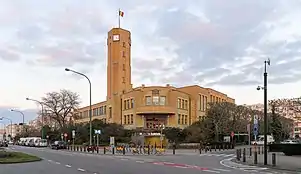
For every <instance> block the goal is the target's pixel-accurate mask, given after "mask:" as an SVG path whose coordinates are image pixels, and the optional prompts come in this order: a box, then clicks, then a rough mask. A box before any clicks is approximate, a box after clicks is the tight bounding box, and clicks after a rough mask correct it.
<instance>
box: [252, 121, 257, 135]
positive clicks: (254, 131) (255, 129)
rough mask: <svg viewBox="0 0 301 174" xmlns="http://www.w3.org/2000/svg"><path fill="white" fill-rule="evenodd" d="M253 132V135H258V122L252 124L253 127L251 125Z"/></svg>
mask: <svg viewBox="0 0 301 174" xmlns="http://www.w3.org/2000/svg"><path fill="white" fill-rule="evenodd" d="M253 134H254V135H255V136H257V135H258V124H254V127H253Z"/></svg>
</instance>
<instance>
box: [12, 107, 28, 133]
mask: <svg viewBox="0 0 301 174" xmlns="http://www.w3.org/2000/svg"><path fill="white" fill-rule="evenodd" d="M10 111H12V112H18V113H20V114H21V115H22V119H23V120H22V121H23V125H22V129H23V132H24V124H25V121H24V113H23V112H22V111H19V110H15V109H11V110H10Z"/></svg>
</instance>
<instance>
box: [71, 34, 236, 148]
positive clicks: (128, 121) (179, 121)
mask: <svg viewBox="0 0 301 174" xmlns="http://www.w3.org/2000/svg"><path fill="white" fill-rule="evenodd" d="M107 45H108V65H107V101H103V102H100V103H96V104H94V105H93V106H92V119H100V120H103V121H105V122H107V123H118V124H122V125H123V126H124V127H125V128H127V129H136V130H137V132H140V135H144V136H147V135H148V136H147V137H145V138H144V139H145V141H148V142H151V143H152V144H154V143H157V142H159V141H160V140H159V139H158V136H160V134H152V132H155V131H159V130H161V129H163V128H164V127H178V128H185V127H186V126H189V125H191V124H192V123H194V122H196V121H198V120H199V119H201V118H203V117H204V116H205V112H206V108H207V103H208V102H231V103H235V100H234V99H232V98H230V97H228V96H227V95H226V94H223V93H221V92H218V91H215V90H213V89H210V88H203V87H200V86H197V85H192V86H185V87H181V88H176V87H173V86H170V85H166V86H145V85H142V86H140V87H137V88H133V87H132V84H131V33H130V32H129V31H127V30H124V29H121V28H113V29H112V30H111V31H109V33H108V39H107ZM76 118H77V119H76V120H75V123H83V122H88V121H89V106H86V107H83V108H80V109H78V110H77V113H76ZM159 132H160V131H159Z"/></svg>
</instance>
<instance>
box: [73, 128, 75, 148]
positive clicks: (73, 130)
mask: <svg viewBox="0 0 301 174" xmlns="http://www.w3.org/2000/svg"><path fill="white" fill-rule="evenodd" d="M74 140H75V130H72V141H73V142H72V144H73V147H74Z"/></svg>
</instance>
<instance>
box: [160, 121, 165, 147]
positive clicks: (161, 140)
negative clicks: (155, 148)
mask: <svg viewBox="0 0 301 174" xmlns="http://www.w3.org/2000/svg"><path fill="white" fill-rule="evenodd" d="M160 129H161V132H160V143H161V149H163V135H162V134H163V130H164V129H165V125H164V124H162V125H161V124H160Z"/></svg>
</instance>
